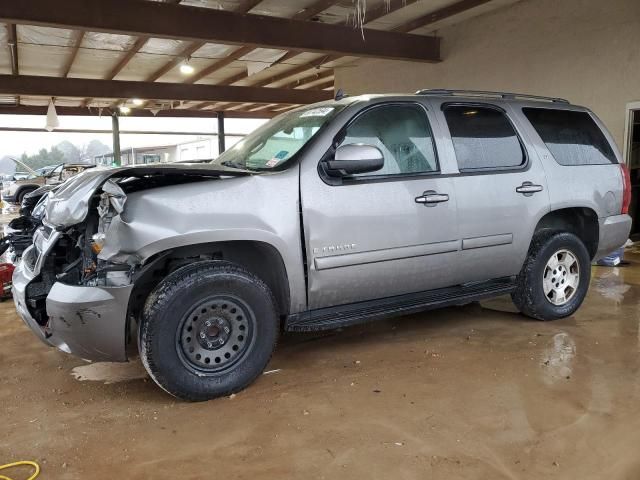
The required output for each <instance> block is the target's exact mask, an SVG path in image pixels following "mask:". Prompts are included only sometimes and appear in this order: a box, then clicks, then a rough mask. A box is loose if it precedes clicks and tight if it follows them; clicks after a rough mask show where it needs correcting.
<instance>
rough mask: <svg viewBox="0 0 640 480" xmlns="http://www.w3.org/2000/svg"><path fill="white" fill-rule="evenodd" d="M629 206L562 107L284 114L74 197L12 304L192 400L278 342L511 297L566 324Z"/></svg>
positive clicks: (109, 174)
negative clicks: (135, 360) (131, 360)
mask: <svg viewBox="0 0 640 480" xmlns="http://www.w3.org/2000/svg"><path fill="white" fill-rule="evenodd" d="M629 194H630V190H629V181H628V174H627V171H626V170H625V168H624V166H623V165H621V164H620V156H619V153H618V152H617V150H616V148H615V146H614V144H613V142H612V140H611V137H610V135H609V134H608V133H607V132H606V130H605V129H604V127H603V126H602V124H601V123H600V121H599V120H598V119H597V118H596V117H595V116H594V115H593V113H591V112H590V111H589V110H587V109H585V108H582V107H576V106H573V105H570V104H569V103H568V102H566V101H564V100H560V99H550V98H539V97H531V96H526V95H515V94H503V93H483V92H455V91H424V92H420V93H419V94H417V95H398V96H364V97H355V98H347V99H343V100H340V101H334V102H325V103H322V104H317V105H313V106H310V107H304V108H300V109H297V110H294V111H291V112H289V113H286V114H284V115H281V116H279V117H277V118H276V119H274V120H273V121H271V122H269V123H267V124H266V125H264V126H263V127H261V128H260V129H258V130H257V131H256V132H254V133H253V134H251V135H249V136H248V137H246V138H245V139H244V140H243V141H242V142H240V143H239V144H237V145H236V146H235V147H234V148H233V149H231V150H229V151H227V152H226V153H225V154H223V155H221V156H220V157H219V158H218V159H217V160H216V161H214V162H213V163H211V164H191V165H189V164H182V165H180V164H174V165H170V164H163V165H149V166H141V167H128V168H127V167H124V168H119V169H112V170H95V171H91V172H85V174H84V175H82V176H79V177H76V178H74V179H71V180H70V181H68V182H67V183H66V184H65V185H63V186H61V187H60V188H59V189H58V190H57V191H56V192H55V194H54V195H53V196H51V197H49V202H48V204H47V207H46V214H45V218H44V225H43V227H41V228H39V229H38V230H37V231H36V233H35V236H34V244H33V246H32V247H30V248H29V249H27V251H25V253H24V255H23V258H22V261H21V263H20V265H19V266H18V268H17V269H16V271H15V274H14V299H15V302H16V308H17V310H18V312H19V314H20V315H21V316H22V318H23V319H24V320H25V322H27V324H28V325H29V326H30V327H31V328H32V330H33V331H34V332H35V333H36V335H38V336H39V337H40V338H41V339H42V340H43V341H45V342H46V343H48V344H50V345H54V346H57V347H58V348H60V349H62V350H64V351H67V352H71V353H74V354H76V355H78V356H81V357H83V358H88V359H94V360H110V361H124V360H126V359H127V357H128V355H130V354H131V353H134V352H135V351H136V349H139V352H140V355H141V357H142V361H143V363H144V365H145V367H146V368H147V370H148V372H149V373H150V375H151V376H152V378H153V379H154V380H155V381H156V383H157V384H158V385H159V386H161V387H162V388H163V389H164V390H166V391H167V392H169V393H171V394H172V395H175V396H179V397H181V398H185V399H189V400H204V399H208V398H212V397H216V396H220V395H226V394H229V393H232V392H235V391H238V390H240V389H242V388H244V387H245V386H247V385H248V384H249V383H251V382H252V381H253V379H254V378H256V376H257V375H259V374H260V372H261V371H262V370H263V368H264V367H265V365H266V364H267V362H268V361H269V358H270V356H271V353H272V351H273V349H274V347H275V344H276V340H277V338H278V334H279V332H280V331H281V329H284V330H286V331H310V330H320V329H328V328H336V327H342V326H345V325H352V324H355V323H358V322H362V321H368V320H372V319H377V318H384V317H386V316H389V315H397V314H404V313H412V312H416V311H422V310H426V309H430V308H436V307H442V306H446V305H458V304H463V303H467V302H469V301H472V300H477V299H482V298H486V297H491V296H495V295H502V294H506V293H510V294H511V295H512V298H513V300H514V302H515V303H516V305H517V306H518V307H519V308H520V309H521V311H522V312H523V313H524V314H526V315H528V316H530V317H533V318H536V319H540V320H553V319H557V318H562V317H565V316H567V315H571V314H572V313H573V312H575V311H576V309H577V308H578V307H579V306H580V304H581V303H582V301H583V299H584V296H585V295H586V292H587V288H588V284H589V275H590V262H591V261H592V260H593V259H598V258H601V257H602V256H603V255H606V254H607V253H608V252H610V251H611V250H613V249H615V248H617V247H619V246H620V245H622V244H623V243H624V242H625V241H626V239H627V236H628V233H629V229H630V223H631V220H630V217H629V216H628V215H627V209H628V205H629ZM136 347H137V348H136ZM127 349H128V350H129V351H127Z"/></svg>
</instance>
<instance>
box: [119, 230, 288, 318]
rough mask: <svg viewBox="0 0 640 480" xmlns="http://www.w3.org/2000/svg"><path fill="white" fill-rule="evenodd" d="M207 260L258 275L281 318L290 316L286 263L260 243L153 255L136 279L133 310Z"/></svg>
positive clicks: (216, 244)
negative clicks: (176, 275)
mask: <svg viewBox="0 0 640 480" xmlns="http://www.w3.org/2000/svg"><path fill="white" fill-rule="evenodd" d="M207 260H209V261H210V260H214V261H220V262H229V263H234V264H237V265H240V266H242V267H244V268H245V269H247V270H248V271H250V272H251V273H253V274H255V275H256V276H258V277H259V278H260V279H261V280H262V281H264V282H265V283H266V284H267V286H268V287H269V289H270V290H271V292H272V293H273V295H274V297H275V299H276V304H277V305H276V306H277V308H278V313H279V315H281V316H285V315H288V314H289V310H290V295H291V293H290V287H289V276H288V274H287V269H286V266H285V262H284V259H283V258H282V255H281V254H280V252H279V251H278V249H277V248H276V247H274V246H273V245H271V244H269V243H266V242H262V241H257V240H230V241H216V242H207V243H199V244H194V245H185V246H180V247H176V248H172V249H168V250H164V251H161V252H158V253H156V254H154V255H152V256H151V257H149V258H148V259H146V261H145V262H144V266H143V267H142V268H141V269H140V270H139V272H138V273H137V274H136V276H135V278H134V290H133V293H132V300H131V304H130V308H131V309H132V310H133V311H136V310H138V311H139V310H140V309H141V308H142V305H143V304H144V301H145V300H146V298H147V297H148V295H149V293H151V291H152V290H153V289H154V288H155V287H156V286H157V285H158V284H159V283H160V281H161V280H162V279H163V278H165V277H166V276H167V275H169V274H171V273H172V272H174V271H175V270H177V269H178V268H180V267H183V266H185V265H189V264H192V263H196V262H200V261H207ZM134 314H135V313H134Z"/></svg>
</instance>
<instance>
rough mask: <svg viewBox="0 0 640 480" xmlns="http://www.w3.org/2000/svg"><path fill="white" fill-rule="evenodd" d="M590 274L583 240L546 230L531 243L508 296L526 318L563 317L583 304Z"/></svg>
mask: <svg viewBox="0 0 640 480" xmlns="http://www.w3.org/2000/svg"><path fill="white" fill-rule="evenodd" d="M590 277H591V263H590V257H589V252H588V251H587V249H586V247H585V246H584V244H583V243H582V241H581V240H580V239H579V238H578V237H576V236H575V235H573V234H571V233H557V232H556V233H554V232H545V233H542V234H538V235H537V236H536V237H534V239H533V241H532V242H531V247H530V249H529V253H528V255H527V259H526V261H525V263H524V265H523V267H522V271H521V272H520V274H519V275H518V279H517V284H518V286H517V289H516V290H515V292H513V293H512V294H511V298H512V299H513V302H514V303H515V305H516V306H517V307H518V309H519V310H520V311H521V312H522V313H524V314H525V315H527V316H529V317H532V318H535V319H538V320H555V319H558V318H564V317H567V316H569V315H572V314H573V313H574V312H575V311H576V310H577V309H578V307H580V305H581V304H582V301H583V300H584V297H585V296H586V294H587V290H588V288H589V280H590Z"/></svg>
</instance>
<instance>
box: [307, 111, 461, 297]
mask: <svg viewBox="0 0 640 480" xmlns="http://www.w3.org/2000/svg"><path fill="white" fill-rule="evenodd" d="M430 115H431V114H430V112H428V111H427V109H426V108H425V105H424V104H422V103H418V102H406V101H402V102H389V103H381V104H375V105H373V106H369V107H366V108H364V109H363V110H361V111H360V112H358V113H357V114H355V116H354V117H353V118H352V119H351V120H350V121H349V122H348V123H347V125H346V126H345V127H344V128H343V129H342V130H341V131H340V132H339V133H338V134H337V135H336V136H335V138H333V146H335V147H337V146H340V145H349V144H357V143H363V144H367V145H374V146H376V147H378V148H379V149H380V150H381V151H382V152H383V154H384V161H385V163H384V167H383V168H382V170H380V171H377V172H373V173H367V174H359V175H353V176H352V177H349V178H342V179H338V180H336V179H331V178H327V177H326V176H324V175H323V173H322V171H321V169H319V168H318V160H319V158H307V159H306V160H305V161H304V162H303V165H302V167H301V179H300V181H301V201H302V211H303V225H304V235H305V243H306V252H307V264H308V272H307V273H308V288H309V290H308V303H309V307H310V308H320V307H326V306H333V305H339V304H346V303H353V302H358V301H363V300H371V299H377V298H383V297H390V296H394V295H400V294H404V293H411V292H418V291H423V290H429V289H433V288H438V287H445V286H449V285H452V284H453V283H454V282H455V279H456V265H457V262H456V258H457V255H458V250H459V244H460V242H459V236H458V229H457V222H456V195H455V192H454V185H453V181H452V179H451V178H449V177H448V176H446V175H443V171H445V169H446V166H445V165H444V163H443V162H441V161H439V159H438V155H437V153H436V149H435V144H434V134H433V129H432V126H431V125H432V123H433V122H432V119H431V118H430ZM436 200H437V201H436ZM427 201H428V202H429V203H425V202H427ZM432 201H433V202H432Z"/></svg>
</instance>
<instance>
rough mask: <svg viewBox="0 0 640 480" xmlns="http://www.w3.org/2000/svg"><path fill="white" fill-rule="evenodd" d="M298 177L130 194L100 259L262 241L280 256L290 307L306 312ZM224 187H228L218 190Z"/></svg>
mask: <svg viewBox="0 0 640 480" xmlns="http://www.w3.org/2000/svg"><path fill="white" fill-rule="evenodd" d="M292 170H293V169H292ZM296 175H297V174H296V172H295V171H292V172H283V174H279V175H273V176H252V177H244V178H236V179H228V180H224V181H214V182H199V183H193V184H188V185H176V186H171V187H165V188H158V189H154V190H147V191H140V192H135V193H131V194H128V195H127V201H126V205H125V209H124V212H123V213H122V214H121V215H116V216H114V217H113V219H112V221H111V224H110V226H109V229H108V231H107V233H106V238H105V243H104V247H103V249H102V251H101V252H100V255H99V257H100V259H102V260H106V261H110V262H113V263H127V264H130V265H136V264H143V263H144V262H145V261H147V260H148V259H149V258H151V257H152V256H154V255H156V254H158V253H161V252H165V251H168V250H172V249H176V248H180V247H187V246H197V245H202V244H209V243H215V242H233V241H255V242H261V243H264V244H268V245H270V246H272V247H273V248H274V249H275V250H276V251H277V252H278V253H279V254H280V257H281V258H282V261H283V263H284V267H285V270H286V273H287V278H288V282H289V292H290V311H291V312H297V311H300V310H301V309H303V308H304V307H305V306H306V292H305V289H306V287H305V280H304V269H303V258H302V246H301V237H300V220H299V214H298V183H297V176H296ZM289 177H291V178H289ZM220 186H224V187H225V188H216V187H220Z"/></svg>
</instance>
